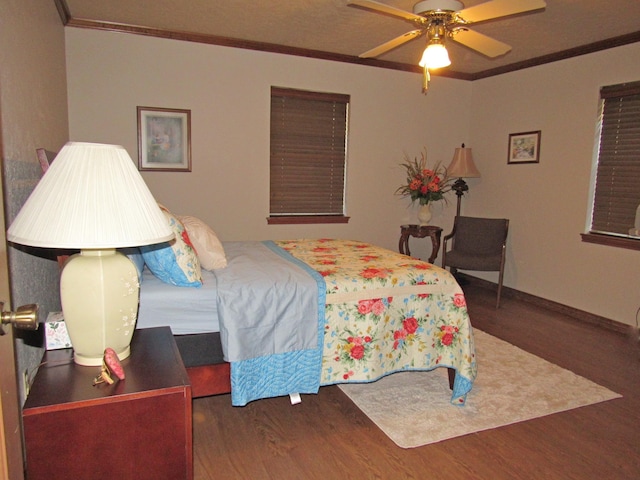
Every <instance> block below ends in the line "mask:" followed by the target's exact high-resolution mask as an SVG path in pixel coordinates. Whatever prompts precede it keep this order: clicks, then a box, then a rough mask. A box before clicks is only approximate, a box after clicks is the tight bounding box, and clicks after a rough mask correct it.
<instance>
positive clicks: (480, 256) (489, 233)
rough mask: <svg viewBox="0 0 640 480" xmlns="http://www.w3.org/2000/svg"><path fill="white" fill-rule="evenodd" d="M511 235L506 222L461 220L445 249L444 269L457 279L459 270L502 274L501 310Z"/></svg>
mask: <svg viewBox="0 0 640 480" xmlns="http://www.w3.org/2000/svg"><path fill="white" fill-rule="evenodd" d="M508 231H509V220H508V219H506V218H477V217H462V216H458V217H456V218H455V220H454V224H453V230H452V232H451V233H450V234H449V235H446V236H445V237H444V245H443V247H442V266H443V267H449V268H450V270H451V273H453V274H454V275H455V274H456V273H457V270H458V269H462V270H477V271H497V272H500V273H499V277H498V298H497V301H496V308H498V307H500V295H501V293H502V280H503V276H504V262H505V251H506V246H507V233H508Z"/></svg>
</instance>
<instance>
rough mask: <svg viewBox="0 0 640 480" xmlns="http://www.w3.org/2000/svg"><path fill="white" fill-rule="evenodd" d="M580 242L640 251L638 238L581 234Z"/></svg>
mask: <svg viewBox="0 0 640 480" xmlns="http://www.w3.org/2000/svg"><path fill="white" fill-rule="evenodd" d="M581 237H582V241H583V242H587V243H597V244H598V245H607V246H609V247H618V248H628V249H629V250H640V238H638V239H635V238H630V237H617V236H615V235H606V234H602V233H582V234H581Z"/></svg>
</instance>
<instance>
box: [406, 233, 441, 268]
mask: <svg viewBox="0 0 640 480" xmlns="http://www.w3.org/2000/svg"><path fill="white" fill-rule="evenodd" d="M441 236H442V228H440V227H436V226H435V225H401V226H400V242H399V244H398V251H399V252H400V253H401V254H403V255H411V252H410V251H409V237H416V238H424V237H430V238H431V245H432V247H433V249H432V250H431V256H430V257H429V263H433V262H435V260H436V257H437V256H438V250H440V237H441Z"/></svg>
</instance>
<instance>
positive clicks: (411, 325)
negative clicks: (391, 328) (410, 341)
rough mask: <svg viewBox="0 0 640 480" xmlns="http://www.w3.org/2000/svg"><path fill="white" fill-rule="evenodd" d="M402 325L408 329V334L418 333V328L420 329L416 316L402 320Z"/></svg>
mask: <svg viewBox="0 0 640 480" xmlns="http://www.w3.org/2000/svg"><path fill="white" fill-rule="evenodd" d="M402 326H403V327H404V329H405V330H406V331H407V333H408V334H412V333H416V330H418V327H419V325H418V321H417V320H416V319H415V318H414V317H409V318H406V319H405V320H404V321H403V322H402Z"/></svg>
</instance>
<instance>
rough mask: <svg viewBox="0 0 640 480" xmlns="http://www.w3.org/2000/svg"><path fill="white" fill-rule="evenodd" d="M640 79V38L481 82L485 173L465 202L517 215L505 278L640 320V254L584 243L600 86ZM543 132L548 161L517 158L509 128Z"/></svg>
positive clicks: (475, 131) (475, 132) (469, 208)
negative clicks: (510, 152)
mask: <svg viewBox="0 0 640 480" xmlns="http://www.w3.org/2000/svg"><path fill="white" fill-rule="evenodd" d="M638 79H640V43H636V44H632V45H628V46H624V47H619V48H615V49H611V50H606V51H603V52H598V53H594V54H590V55H585V56H580V57H576V58H573V59H569V60H564V61H560V62H555V63H550V64H547V65H542V66H539V67H535V68H529V69H526V70H522V71H518V72H513V73H509V74H505V75H501V76H497V77H492V78H487V79H484V80H479V81H475V82H473V87H472V88H473V101H472V105H471V138H472V140H473V143H472V144H471V146H472V147H473V151H474V158H475V160H476V163H477V166H478V168H479V169H480V171H481V173H482V178H480V179H471V180H470V181H469V184H470V194H469V195H468V196H467V197H465V199H464V204H463V205H464V207H463V209H464V212H465V213H467V214H470V215H473V214H479V215H480V214H481V215H486V216H495V217H507V218H509V219H510V221H511V223H510V227H511V228H510V237H509V244H508V253H507V269H506V274H505V285H508V286H509V287H513V288H515V289H517V290H520V291H523V292H527V293H531V294H533V295H536V296H539V297H543V298H546V299H549V300H553V301H556V302H559V303H562V304H564V305H568V306H571V307H574V308H578V309H581V310H584V311H588V312H591V313H594V314H597V315H601V316H604V317H606V318H610V319H613V320H617V321H620V322H624V323H628V324H635V316H636V311H637V310H638V308H639V307H640V252H638V251H633V250H626V249H621V248H613V247H608V246H602V245H594V244H588V243H582V242H581V238H580V234H581V233H584V232H585V231H586V228H587V225H588V223H589V219H588V210H589V187H590V175H591V167H592V162H593V153H594V145H595V143H594V142H595V140H596V117H597V112H598V101H599V88H600V87H601V86H603V85H611V84H617V83H623V82H627V81H634V80H638ZM534 130H541V131H542V140H541V149H540V163H539V164H520V165H513V164H512V165H507V144H508V136H509V133H517V132H526V131H534ZM638 188H640V185H639V186H638ZM486 277H487V278H488V279H492V280H493V281H495V277H492V276H491V274H486Z"/></svg>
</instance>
